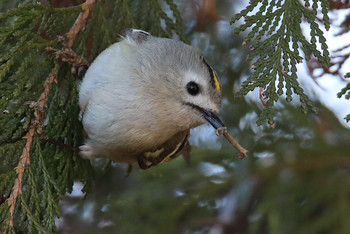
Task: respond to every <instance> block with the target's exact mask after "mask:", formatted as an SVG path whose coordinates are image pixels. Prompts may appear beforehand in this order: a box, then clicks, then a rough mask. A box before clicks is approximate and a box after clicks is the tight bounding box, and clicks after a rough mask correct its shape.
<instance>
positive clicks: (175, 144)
mask: <svg viewBox="0 0 350 234" xmlns="http://www.w3.org/2000/svg"><path fill="white" fill-rule="evenodd" d="M189 135H190V132H189V131H185V132H180V133H178V134H176V135H175V136H174V137H172V138H171V139H170V140H168V141H166V142H165V143H164V144H163V145H161V146H160V147H158V148H157V149H156V150H154V151H151V152H144V153H143V154H141V155H139V156H138V157H137V162H138V164H139V166H140V168H141V169H148V168H150V167H152V166H155V165H158V164H159V163H162V162H168V161H170V160H172V159H174V158H176V157H178V156H179V155H180V154H181V153H182V150H183V149H188V146H189V144H188V136H189ZM185 153H186V156H187V155H188V150H186V152H185Z"/></svg>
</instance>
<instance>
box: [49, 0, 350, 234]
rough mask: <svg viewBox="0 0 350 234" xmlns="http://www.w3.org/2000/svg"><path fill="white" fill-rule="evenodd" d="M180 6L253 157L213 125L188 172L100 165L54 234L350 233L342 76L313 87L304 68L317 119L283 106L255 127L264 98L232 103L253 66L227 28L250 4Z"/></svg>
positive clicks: (195, 139)
mask: <svg viewBox="0 0 350 234" xmlns="http://www.w3.org/2000/svg"><path fill="white" fill-rule="evenodd" d="M175 2H176V4H177V5H178V6H179V8H180V12H181V13H182V17H183V20H184V25H185V33H186V35H188V38H189V39H190V43H191V44H192V45H193V46H195V47H198V48H200V49H201V50H202V51H203V55H204V57H205V58H206V60H207V61H208V62H209V63H210V64H211V66H212V67H213V68H214V69H215V70H216V73H217V74H218V76H219V79H220V81H221V86H222V89H223V102H222V110H221V114H220V115H221V118H222V119H223V122H224V123H225V124H226V125H227V127H228V130H229V132H230V133H231V134H232V135H233V136H234V137H235V138H236V139H237V140H238V141H239V142H240V144H242V145H243V146H244V147H245V148H246V149H247V150H248V151H249V156H248V158H246V159H243V160H239V159H238V152H237V151H236V149H234V148H233V147H232V146H231V145H229V143H228V142H227V141H226V140H225V139H223V138H219V137H217V136H216V135H215V132H214V130H213V129H212V128H211V127H210V126H209V125H208V126H201V127H198V128H196V129H194V130H193V131H192V133H191V138H190V142H191V144H192V153H191V161H190V163H189V164H187V163H186V161H185V160H184V159H183V158H182V157H179V158H177V159H175V160H173V161H171V162H169V163H163V164H161V165H158V166H156V167H152V168H150V169H148V170H140V169H138V167H137V166H136V165H135V166H134V167H133V168H132V171H131V173H128V166H127V165H122V164H116V163H112V162H109V161H105V160H95V161H94V162H93V165H94V169H95V174H96V180H95V181H94V183H93V186H92V188H91V191H90V192H89V193H88V194H86V195H85V194H83V193H82V192H81V189H82V187H83V185H82V184H81V183H80V182H78V181H77V182H75V184H74V189H73V192H72V193H71V194H67V196H66V197H65V198H64V199H63V200H62V201H61V202H60V210H61V216H60V218H57V219H56V224H57V227H58V230H57V233H169V234H170V233H184V234H187V233H196V234H200V233H212V234H219V233H350V223H349V221H348V219H349V217H350V179H349V178H350V177H349V175H350V173H349V172H350V171H349V169H350V157H349V156H350V155H349V151H350V144H349V142H350V141H349V140H350V134H349V133H350V131H349V128H348V127H349V124H347V123H346V122H345V121H344V120H343V118H344V117H345V115H346V114H348V113H349V112H350V108H349V103H348V101H347V100H341V99H338V98H337V97H336V93H337V92H339V91H340V89H341V88H342V87H343V86H345V83H344V82H345V81H344V80H342V78H341V77H340V76H339V75H327V76H324V77H323V76H322V77H321V76H320V77H318V78H317V79H316V78H315V75H313V76H311V75H310V71H309V69H308V64H306V63H303V64H300V65H299V79H300V80H299V81H300V82H301V84H302V86H303V88H304V89H305V90H306V92H307V93H308V95H310V97H311V98H312V99H313V101H314V102H315V105H316V106H317V107H318V108H319V111H318V113H317V114H314V113H309V114H306V115H305V114H302V113H301V110H300V107H299V106H298V101H297V100H298V97H294V100H295V101H294V102H292V103H286V102H285V101H284V99H283V98H282V99H281V100H280V102H279V104H278V105H277V106H276V108H277V110H278V111H277V113H278V114H277V116H276V117H275V122H276V123H275V128H271V126H270V125H269V124H265V125H263V126H257V124H256V119H257V115H258V114H259V113H260V111H261V109H262V108H263V105H262V104H261V102H260V99H259V93H258V90H255V91H254V92H252V93H250V94H249V95H247V96H246V97H236V96H235V93H236V92H237V91H238V90H239V88H240V83H241V82H242V80H244V79H246V78H247V77H248V76H249V74H250V66H251V65H250V64H249V63H248V62H247V61H246V55H247V53H248V52H249V48H247V47H244V46H242V42H243V37H244V35H235V34H234V33H233V30H234V27H236V26H237V25H233V26H231V25H230V23H229V21H230V19H231V17H232V16H234V14H235V13H237V12H239V11H240V10H241V9H243V8H244V7H245V6H246V4H247V3H246V2H245V1H232V0H217V1H215V0H192V1H184V0H178V1H175ZM56 4H57V6H59V5H60V4H63V5H64V1H57V3H56ZM333 16H334V15H333ZM335 16H337V17H339V15H336V14H335ZM335 16H334V17H335ZM343 16H344V17H345V16H346V15H345V14H343ZM333 34H334V31H331V32H330V34H328V35H329V37H327V38H328V39H329V42H328V45H331V44H332V43H331V41H332V39H333V37H332V36H333ZM117 40H118V38H115V41H117ZM332 45H338V46H339V43H338V44H337V43H333V44H332ZM330 49H332V47H331V48H330Z"/></svg>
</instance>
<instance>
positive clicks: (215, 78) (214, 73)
mask: <svg viewBox="0 0 350 234" xmlns="http://www.w3.org/2000/svg"><path fill="white" fill-rule="evenodd" d="M213 76H214V83H215V88H216V91H218V92H219V93H221V87H220V82H219V79H218V77H217V75H216V72H215V71H214V70H213Z"/></svg>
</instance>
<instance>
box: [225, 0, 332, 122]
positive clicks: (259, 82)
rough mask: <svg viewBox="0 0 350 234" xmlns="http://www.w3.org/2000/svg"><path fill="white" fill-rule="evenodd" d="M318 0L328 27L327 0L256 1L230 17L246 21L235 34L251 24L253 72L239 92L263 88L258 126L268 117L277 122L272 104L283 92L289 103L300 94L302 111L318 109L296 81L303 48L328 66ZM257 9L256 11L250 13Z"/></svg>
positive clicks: (305, 53)
mask: <svg viewBox="0 0 350 234" xmlns="http://www.w3.org/2000/svg"><path fill="white" fill-rule="evenodd" d="M319 2H320V5H321V11H322V14H323V22H324V25H325V28H326V29H328V28H329V18H328V15H327V11H328V2H327V1H326V0H320V1H317V0H314V1H312V5H311V6H310V1H305V3H304V5H303V4H302V2H300V1H298V0H285V1H282V0H278V1H275V0H272V1H267V0H264V1H257V0H253V1H251V2H250V4H249V5H248V6H247V7H246V8H245V9H244V10H242V11H241V12H240V13H238V14H237V15H236V16H235V17H234V18H232V20H231V24H233V23H235V22H236V21H237V20H239V19H240V18H242V17H244V23H243V24H242V25H240V26H239V27H238V28H236V29H235V32H236V33H239V32H243V31H245V30H247V28H249V27H251V31H250V32H249V33H248V35H247V37H246V39H245V42H244V44H248V43H250V42H252V44H253V45H252V46H251V47H250V54H249V57H248V60H250V61H252V62H253V70H254V71H253V74H252V75H251V76H250V77H249V78H248V79H247V80H246V81H244V82H243V84H242V87H241V90H240V92H239V93H240V94H241V95H245V94H247V93H248V92H249V91H253V90H254V89H255V88H259V87H262V88H264V97H265V98H266V99H267V101H266V105H265V108H264V109H263V111H262V113H261V114H260V116H259V118H258V120H257V123H258V125H261V124H262V123H263V122H264V121H266V120H267V121H268V122H269V123H270V124H272V123H273V122H274V120H273V118H274V116H275V114H276V112H275V110H274V109H273V108H272V107H273V106H274V104H275V102H277V101H278V99H279V97H280V96H281V95H282V94H285V95H286V100H287V102H291V101H292V94H293V93H295V94H297V95H299V97H300V103H301V109H302V111H303V112H306V111H307V110H312V111H316V109H315V106H314V105H313V104H312V102H311V101H310V99H309V97H308V96H307V95H306V94H305V93H304V90H303V88H302V87H300V84H299V82H298V80H297V64H298V63H301V62H302V60H303V58H302V57H301V56H300V53H299V51H300V50H302V51H303V52H304V56H305V59H306V60H309V59H310V58H311V55H313V56H315V57H316V58H317V59H318V61H319V62H320V63H321V64H322V65H323V66H324V67H327V66H328V65H329V61H330V58H329V52H328V47H327V44H326V39H325V37H324V36H323V32H322V30H321V29H320V27H319V24H318V23H317V18H316V14H317V10H318V8H319V4H318V3H319ZM310 7H311V8H310ZM255 9H257V12H256V13H254V14H253V13H251V12H253V11H254V10H255ZM249 13H251V14H250V15H249ZM303 19H305V21H306V22H307V23H308V24H309V26H310V41H308V40H307V39H306V38H305V36H304V35H303V33H302V30H301V24H302V20H303ZM318 44H320V46H321V51H319V50H318V49H317V46H318ZM276 86H277V87H276Z"/></svg>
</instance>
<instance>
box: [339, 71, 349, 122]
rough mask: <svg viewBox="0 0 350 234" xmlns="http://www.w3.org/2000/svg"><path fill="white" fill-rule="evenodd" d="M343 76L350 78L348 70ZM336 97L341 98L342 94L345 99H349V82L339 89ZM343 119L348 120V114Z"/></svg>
mask: <svg viewBox="0 0 350 234" xmlns="http://www.w3.org/2000/svg"><path fill="white" fill-rule="evenodd" d="M345 78H350V72H349V73H346V74H345ZM337 96H338V98H341V97H342V96H345V99H347V100H349V99H350V83H348V84H347V85H346V86H345V87H344V88H342V89H341V91H340V92H339V93H338V94H337ZM344 119H346V121H347V122H349V121H350V114H349V115H347V116H346V117H345V118H344Z"/></svg>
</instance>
